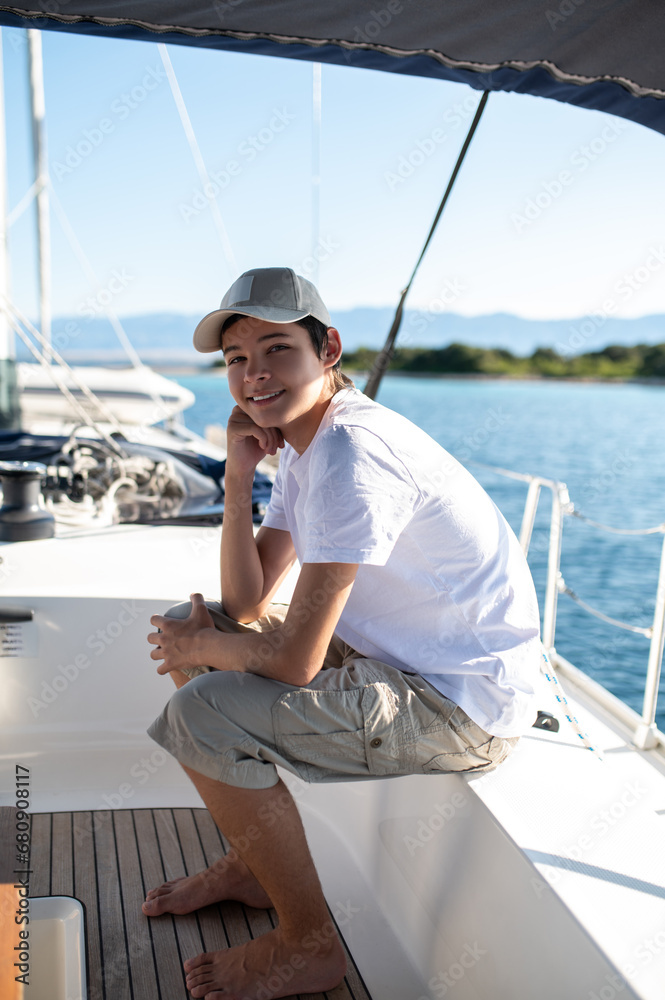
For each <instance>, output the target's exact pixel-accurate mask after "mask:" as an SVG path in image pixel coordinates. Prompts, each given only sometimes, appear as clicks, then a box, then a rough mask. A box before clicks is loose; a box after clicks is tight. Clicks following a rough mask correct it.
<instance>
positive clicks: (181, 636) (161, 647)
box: [148, 594, 215, 674]
mask: <svg viewBox="0 0 665 1000" xmlns="http://www.w3.org/2000/svg"><path fill="white" fill-rule="evenodd" d="M191 602H192V610H191V612H190V615H189V618H185V619H181V618H165V617H164V616H163V615H153V616H152V618H151V619H150V624H151V625H154V626H155V628H158V629H159V630H160V631H159V632H151V633H150V635H149V636H148V642H151V643H152V644H153V645H154V646H155V647H156V648H155V649H153V650H152V651H151V653H150V656H151V658H152V659H153V660H163V661H164V662H163V663H161V664H160V665H159V666H158V667H157V673H158V674H168V673H169V672H170V671H171V670H182V669H183V668H188V667H202V666H206V664H204V663H202V662H201V660H200V658H199V656H198V651H199V650H200V649H201V645H202V641H203V640H204V639H205V635H204V634H203V633H205V632H206V630H208V629H212V630H213V632H214V631H215V625H214V622H213V620H212V617H211V615H210V612H209V611H208V609H207V607H206V605H205V601H204V600H203V595H202V594H192V595H191Z"/></svg>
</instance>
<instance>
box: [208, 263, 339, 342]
mask: <svg viewBox="0 0 665 1000" xmlns="http://www.w3.org/2000/svg"><path fill="white" fill-rule="evenodd" d="M235 313H241V315H243V316H254V317H255V318H256V319H262V320H268V322H270V323H294V322H295V321H296V320H299V319H304V318H305V316H314V318H315V319H318V320H320V321H321V323H325V325H326V326H327V327H328V326H332V323H331V320H330V314H329V313H328V310H327V309H326V307H325V306H324V304H323V301H322V299H321V296H320V295H319V293H318V292H317V290H316V288H315V287H314V285H313V284H312V282H311V281H308V280H307V278H301V277H300V275H298V274H296V273H295V271H292V270H291V268H290V267H257V268H254V269H253V270H251V271H245V273H244V274H241V275H240V277H239V278H237V279H236V281H234V282H233V284H232V285H231V287H230V288H229V290H228V292H227V293H226V295H225V296H224V298H223V299H222V302H221V305H220V307H219V309H215V311H214V312H211V313H208V315H207V316H204V317H203V319H202V320H201V322H200V323H199V325H198V326H197V328H196V330H195V331H194V347H195V348H196V350H197V351H201V353H202V354H209V353H210V352H211V351H219V350H221V347H222V343H221V341H222V337H221V332H222V326H223V325H224V323H225V322H226V320H227V319H228V318H229V316H233V315H235Z"/></svg>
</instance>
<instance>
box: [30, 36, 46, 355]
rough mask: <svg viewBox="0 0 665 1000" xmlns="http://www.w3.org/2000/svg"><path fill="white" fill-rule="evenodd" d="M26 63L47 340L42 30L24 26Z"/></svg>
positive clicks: (43, 327)
mask: <svg viewBox="0 0 665 1000" xmlns="http://www.w3.org/2000/svg"><path fill="white" fill-rule="evenodd" d="M28 59H29V65H30V101H31V104H32V144H33V156H34V162H35V180H36V191H37V195H36V197H37V243H38V254H39V312H40V326H41V333H42V336H43V337H45V338H46V340H47V341H48V342H49V344H50V343H51V229H50V216H49V187H48V183H49V178H48V159H47V153H46V121H45V117H46V105H45V100H44V68H43V62H42V34H41V31H37V30H36V29H35V28H28Z"/></svg>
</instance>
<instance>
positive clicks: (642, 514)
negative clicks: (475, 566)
mask: <svg viewBox="0 0 665 1000" xmlns="http://www.w3.org/2000/svg"><path fill="white" fill-rule="evenodd" d="M177 381H178V382H180V384H181V385H185V386H187V388H189V389H191V390H192V391H193V392H194V393H195V394H196V404H195V406H194V407H193V408H192V409H190V410H188V411H187V424H188V426H189V427H191V428H192V429H193V430H195V431H197V432H199V433H203V432H204V430H205V427H206V425H207V424H211V423H225V422H226V419H227V418H228V415H229V413H230V411H231V408H232V405H233V403H232V401H231V398H230V396H229V393H228V390H227V386H226V380H225V379H224V378H223V377H219V376H215V375H196V376H188V377H182V378H178V379H177ZM359 384H360V385H361V386H362V383H359ZM379 402H381V403H383V404H384V405H385V406H389V407H391V408H392V409H394V410H397V411H398V412H399V413H402V414H404V415H405V416H406V417H408V418H409V419H410V420H413V421H414V423H416V424H418V425H419V426H421V427H423V428H424V429H425V430H426V431H427V432H428V433H429V434H431V435H432V437H433V438H435V440H437V441H438V442H439V443H440V444H442V445H443V446H444V447H445V448H447V449H448V450H449V451H450V452H452V453H453V454H454V455H455V456H456V457H457V458H459V459H460V460H462V461H463V462H464V464H467V465H469V468H470V469H471V471H472V472H473V473H474V475H475V476H476V478H477V479H479V480H480V482H481V483H482V484H483V486H484V487H485V488H486V489H487V491H488V492H489V493H490V495H491V496H492V497H493V499H494V500H495V502H496V503H497V504H498V506H499V507H500V509H501V510H502V511H503V513H504V515H505V516H506V518H507V519H508V521H509V522H510V523H511V525H512V526H513V528H515V529H516V530H519V525H520V519H521V516H522V509H523V504H524V499H525V496H526V486H525V485H524V484H522V483H519V482H515V481H512V480H509V479H505V478H503V477H500V476H497V475H496V474H495V473H492V472H489V471H487V470H486V469H483V468H477V467H476V466H475V465H473V464H472V463H475V462H479V463H486V464H488V465H495V466H501V467H502V468H505V469H511V470H514V471H517V472H525V473H531V474H537V475H541V476H545V477H547V478H550V479H558V480H562V481H563V482H565V483H567V485H568V488H569V491H570V497H571V499H572V501H573V502H574V504H575V507H576V509H577V510H579V511H580V512H581V513H583V514H586V515H587V516H588V517H591V518H593V519H594V520H596V521H601V522H602V523H604V524H608V525H611V526H614V527H620V528H633V529H635V528H640V529H641V528H650V527H654V526H656V525H659V524H661V523H662V522H663V521H665V463H664V462H663V452H662V439H663V434H664V432H665V388H661V387H658V386H643V385H607V384H594V383H587V384H574V383H567V382H561V383H558V382H552V383H549V382H544V381H536V382H503V381H496V382H494V381H475V380H474V381H463V380H452V379H451V380H448V379H433V378H401V377H389V376H388V377H386V378H385V379H384V381H383V384H382V386H381V390H380V394H379ZM548 529H549V491H546V492H544V493H543V494H542V498H541V505H540V509H539V515H538V519H537V521H536V528H535V530H534V535H533V539H532V543H531V551H530V554H529V562H530V565H531V568H532V572H533V575H534V579H535V581H536V587H537V589H538V594H539V598H540V600H541V607H542V598H543V594H544V580H545V575H544V572H545V565H546V560H547V543H548ZM661 543H662V535H660V534H655V535H647V536H639V535H638V536H633V537H630V536H629V537H626V536H621V535H614V534H609V533H607V532H604V531H599V530H597V529H595V528H592V527H590V526H588V525H585V524H583V523H581V522H580V521H578V520H577V519H575V518H570V517H569V518H566V520H565V524H564V549H563V558H562V573H563V576H564V579H565V581H566V583H567V585H568V586H569V587H570V588H571V589H572V590H573V591H575V593H576V594H578V595H579V596H580V597H581V598H582V599H583V600H584V601H586V602H587V603H588V604H591V605H592V606H593V607H595V608H598V609H599V610H601V611H603V612H604V613H605V614H607V615H610V616H611V617H613V618H618V619H620V620H621V621H625V622H629V623H631V624H634V625H648V624H650V621H651V618H652V616H653V608H654V597H655V592H656V585H657V579H658V566H659V560H660V546H661ZM556 645H557V649H558V650H559V651H560V652H561V653H562V654H563V655H564V656H565V657H567V659H569V660H570V661H571V662H573V663H575V664H576V665H577V666H578V667H580V668H581V669H582V670H585V671H586V672H588V673H589V674H590V675H591V676H593V677H595V678H596V679H597V680H599V681H600V682H601V683H602V684H604V685H605V686H606V687H608V688H609V689H610V690H611V691H613V692H614V693H615V694H617V695H618V696H619V697H621V698H623V699H624V701H626V702H628V704H630V705H631V706H632V707H633V708H635V709H637V710H638V711H641V707H642V693H643V687H644V679H645V675H646V663H647V657H648V640H646V639H645V638H644V637H643V636H640V635H635V634H633V633H630V632H626V631H624V630H622V629H621V630H620V629H618V628H615V627H613V626H610V625H607V624H605V623H603V622H601V621H599V620H598V619H596V618H594V617H592V616H590V615H588V614H587V613H586V612H584V611H582V610H581V609H580V608H579V607H578V606H577V605H576V604H575V603H574V602H573V601H572V600H570V598H568V597H565V596H561V597H560V598H559V614H558V627H557V640H556ZM664 689H665V680H664V681H662V682H661V697H660V703H659V714H658V725H659V727H660V728H661V729H665V693H664Z"/></svg>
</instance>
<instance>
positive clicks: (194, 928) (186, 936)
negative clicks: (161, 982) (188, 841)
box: [153, 809, 203, 961]
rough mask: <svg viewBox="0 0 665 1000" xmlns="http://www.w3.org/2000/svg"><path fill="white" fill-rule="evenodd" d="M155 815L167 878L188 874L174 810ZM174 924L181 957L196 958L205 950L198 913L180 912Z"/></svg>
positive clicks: (156, 811)
mask: <svg viewBox="0 0 665 1000" xmlns="http://www.w3.org/2000/svg"><path fill="white" fill-rule="evenodd" d="M153 815H154V817H155V828H156V830H157V839H158V840H159V847H160V851H161V855H162V863H163V865H164V870H165V872H166V876H167V879H168V880H170V879H174V878H180V877H181V876H182V875H187V874H188V873H187V872H186V871H185V865H184V860H183V854H182V847H181V845H180V839H179V837H178V831H177V829H176V825H175V822H174V819H173V811H172V810H171V809H154V810H153ZM174 924H175V930H176V936H177V938H178V945H179V948H180V956H181V959H182V960H183V961H184V960H185V959H186V958H194V956H195V955H199V954H200V953H201V952H202V951H203V941H202V939H201V931H200V930H199V925H198V921H197V919H196V914H195V913H184V914H178V915H177V916H175V917H174Z"/></svg>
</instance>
